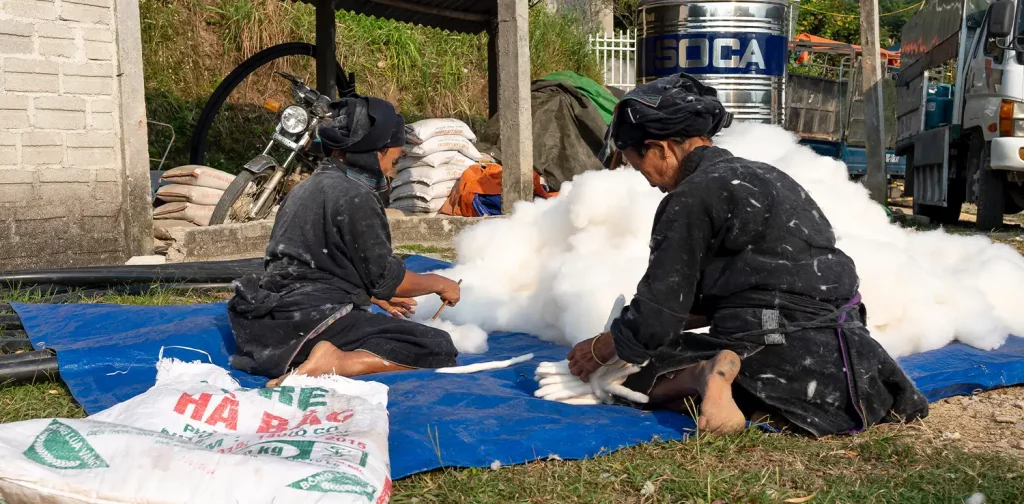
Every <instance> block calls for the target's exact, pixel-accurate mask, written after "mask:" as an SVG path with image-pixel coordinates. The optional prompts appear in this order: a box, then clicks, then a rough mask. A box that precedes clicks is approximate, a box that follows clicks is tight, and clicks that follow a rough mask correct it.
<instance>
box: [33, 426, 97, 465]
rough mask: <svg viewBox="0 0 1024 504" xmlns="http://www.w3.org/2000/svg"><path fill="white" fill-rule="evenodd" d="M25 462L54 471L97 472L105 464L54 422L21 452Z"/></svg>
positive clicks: (68, 428)
mask: <svg viewBox="0 0 1024 504" xmlns="http://www.w3.org/2000/svg"><path fill="white" fill-rule="evenodd" d="M23 454H24V455H25V457H26V458H28V459H29V460H31V461H33V462H35V463H37V464H39V465H44V466H46V467H52V468H54V469H99V468H103V467H109V466H107V463H106V462H105V461H104V460H103V459H102V458H101V457H100V454H98V453H96V450H94V449H93V448H92V446H91V445H89V442H88V441H86V440H85V438H84V437H83V436H82V435H81V434H79V433H78V431H76V430H75V429H73V428H71V426H69V425H66V424H63V423H60V422H58V421H57V420H54V421H52V422H50V425H47V426H46V428H45V429H43V432H40V433H39V435H38V436H36V439H35V441H32V446H29V447H28V449H27V450H25V451H24V452H23Z"/></svg>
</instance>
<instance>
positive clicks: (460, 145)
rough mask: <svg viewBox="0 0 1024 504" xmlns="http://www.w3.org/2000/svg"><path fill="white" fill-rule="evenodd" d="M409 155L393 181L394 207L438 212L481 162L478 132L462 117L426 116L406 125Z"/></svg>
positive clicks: (489, 160)
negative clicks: (468, 173)
mask: <svg viewBox="0 0 1024 504" xmlns="http://www.w3.org/2000/svg"><path fill="white" fill-rule="evenodd" d="M406 137H407V138H408V140H407V145H406V155H405V157H404V158H402V159H401V160H400V161H399V162H398V174H397V175H396V176H395V179H394V180H393V181H392V182H391V205H390V208H394V209H396V210H401V211H403V212H408V213H418V214H430V215H434V214H437V212H438V210H440V209H441V206H442V205H444V202H445V201H446V200H447V198H448V194H449V193H450V192H452V188H454V187H455V184H456V183H457V182H458V180H459V177H460V176H462V172H464V171H466V168H469V167H470V166H473V165H475V164H477V163H479V162H493V160H492V159H491V158H490V157H489V156H485V155H483V154H480V151H478V150H477V148H476V146H475V145H473V142H475V141H476V135H475V134H473V131H472V130H471V129H470V128H469V126H467V125H466V123H464V122H462V121H460V120H458V119H424V120H422V121H419V122H415V123H413V124H410V125H408V126H406Z"/></svg>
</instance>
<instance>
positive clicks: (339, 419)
mask: <svg viewBox="0 0 1024 504" xmlns="http://www.w3.org/2000/svg"><path fill="white" fill-rule="evenodd" d="M353 416H355V413H354V412H353V411H352V410H350V409H347V410H345V411H334V412H331V413H329V414H328V415H327V421H328V422H332V423H345V422H347V421H348V420H349V419H350V418H352V417H353Z"/></svg>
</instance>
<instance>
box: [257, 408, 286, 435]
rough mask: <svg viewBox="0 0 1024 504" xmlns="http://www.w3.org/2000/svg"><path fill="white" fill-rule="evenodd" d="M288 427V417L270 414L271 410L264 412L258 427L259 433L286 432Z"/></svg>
mask: <svg viewBox="0 0 1024 504" xmlns="http://www.w3.org/2000/svg"><path fill="white" fill-rule="evenodd" d="M287 429H288V419H287V418H284V417H279V416H277V415H273V414H270V413H269V412H266V411H264V412H263V418H261V419H260V426H259V428H258V429H256V432H257V433H260V434H263V433H275V432H284V431H285V430H287Z"/></svg>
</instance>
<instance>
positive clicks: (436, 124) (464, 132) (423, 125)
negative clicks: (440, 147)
mask: <svg viewBox="0 0 1024 504" xmlns="http://www.w3.org/2000/svg"><path fill="white" fill-rule="evenodd" d="M405 130H406V133H408V134H409V136H412V137H415V139H417V140H419V142H418V143H421V142H425V141H427V140H430V139H431V138H434V137H436V136H446V135H455V136H460V137H462V138H465V139H466V140H469V141H470V142H475V141H476V135H475V134H474V133H473V130H471V129H470V128H469V125H467V124H466V123H464V122H462V121H460V120H458V119H454V118H446V119H424V120H422V121H416V122H414V123H412V124H409V125H407V126H406V127H405Z"/></svg>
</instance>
